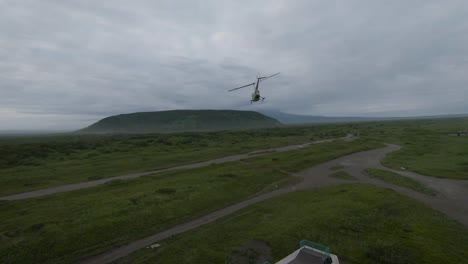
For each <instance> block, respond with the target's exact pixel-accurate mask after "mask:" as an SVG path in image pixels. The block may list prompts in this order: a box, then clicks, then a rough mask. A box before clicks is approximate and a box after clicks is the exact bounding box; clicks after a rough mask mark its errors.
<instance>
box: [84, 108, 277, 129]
mask: <svg viewBox="0 0 468 264" xmlns="http://www.w3.org/2000/svg"><path fill="white" fill-rule="evenodd" d="M279 125H281V123H280V122H279V121H278V120H276V119H274V118H271V117H268V116H265V115H263V114H260V113H257V112H254V111H234V110H171V111H158V112H141V113H132V114H122V115H116V116H110V117H106V118H104V119H102V120H100V121H98V122H96V123H94V124H92V125H90V126H88V127H86V128H84V129H81V130H79V131H77V132H78V133H86V134H103V133H172V132H186V131H210V130H225V129H249V128H262V127H274V126H279Z"/></svg>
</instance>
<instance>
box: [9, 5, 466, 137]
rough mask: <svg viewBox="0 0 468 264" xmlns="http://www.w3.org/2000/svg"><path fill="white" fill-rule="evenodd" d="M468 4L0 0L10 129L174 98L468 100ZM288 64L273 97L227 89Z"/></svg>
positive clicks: (322, 102)
mask: <svg viewBox="0 0 468 264" xmlns="http://www.w3.org/2000/svg"><path fill="white" fill-rule="evenodd" d="M467 11H468V3H466V1H464V0H451V1H436V0H429V1H419V0H418V1H403V0H398V1H373V0H364V1H363V0H359V1H357V0H350V1H309V0H307V1H306V0H297V1H286V0H283V1H258V0H256V1H215V0H212V1H201V0H200V1H177V2H174V1H136V2H128V1H123V0H119V1H98V2H96V1H90V0H84V1H58V0H45V1H40V2H39V1H33V0H19V1H8V0H6V1H5V0H4V1H0V130H1V129H17V128H19V127H21V128H27V127H30V128H32V129H36V128H38V127H49V128H54V129H62V128H65V129H75V128H79V127H81V126H84V125H87V124H89V123H91V122H92V121H93V120H97V119H99V118H102V117H104V116H107V115H112V114H119V113H127V112H137V111H153V110H154V111H156V110H167V109H196V108H205V109H206V108H212V109H244V110H248V109H253V110H255V109H274V110H280V111H286V112H291V113H300V114H311V115H335V116H337V115H338V116H344V115H355V116H373V115H379V116H392V115H424V114H448V113H460V112H465V113H466V112H468V105H467V104H466V99H468V88H467V83H468V77H467V76H468V74H466V72H468V55H467V54H468V18H467V17H466V15H465V14H466V12H467ZM277 71H281V72H282V74H281V75H279V76H278V77H275V79H272V80H269V81H266V82H265V83H262V87H261V88H262V93H263V95H264V96H266V97H267V100H266V101H265V103H264V104H259V105H250V102H249V98H250V93H251V91H250V90H249V89H245V90H239V91H237V92H233V93H228V92H226V90H227V89H229V88H233V87H236V86H239V85H243V84H247V83H249V82H252V81H254V79H255V76H256V75H264V74H270V73H274V72H277ZM37 120H42V122H38V121H37ZM74 120H75V121H74ZM86 122H88V123H86ZM47 123H48V124H49V125H44V124H47Z"/></svg>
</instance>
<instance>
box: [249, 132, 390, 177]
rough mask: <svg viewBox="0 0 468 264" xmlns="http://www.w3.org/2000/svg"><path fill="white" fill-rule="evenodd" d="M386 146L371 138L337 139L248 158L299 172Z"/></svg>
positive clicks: (256, 164)
mask: <svg viewBox="0 0 468 264" xmlns="http://www.w3.org/2000/svg"><path fill="white" fill-rule="evenodd" d="M382 147H385V145H384V144H382V143H378V142H375V141H369V140H361V139H358V140H354V141H351V142H346V141H343V140H340V141H335V142H333V143H332V144H329V143H321V144H317V145H313V146H311V147H305V148H303V149H299V150H295V151H287V152H282V153H275V154H271V155H267V156H262V157H255V158H250V159H246V160H245V161H246V162H248V163H249V164H252V165H255V166H257V167H265V166H270V164H273V165H274V166H276V167H279V168H281V169H283V170H286V171H290V172H298V171H301V170H304V169H307V168H309V167H311V165H312V164H319V163H323V162H325V161H328V160H331V159H334V158H337V157H340V156H344V155H348V154H351V153H355V152H359V151H365V150H371V149H376V148H382Z"/></svg>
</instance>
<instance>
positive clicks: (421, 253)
mask: <svg viewBox="0 0 468 264" xmlns="http://www.w3.org/2000/svg"><path fill="white" fill-rule="evenodd" d="M466 125H468V119H466V118H465V119H463V118H461V119H448V120H420V121H413V120H411V121H391V122H371V123H361V124H339V125H337V124H334V125H320V126H308V127H307V126H292V127H285V128H275V129H261V130H251V131H219V132H209V133H180V134H167V135H157V134H150V135H107V136H82V135H67V136H58V135H56V136H53V137H51V136H42V137H13V138H11V137H9V138H0V147H1V152H0V195H1V196H3V195H7V194H12V193H18V192H23V191H28V190H35V189H40V188H45V187H50V186H57V185H61V184H66V183H73V182H80V181H88V180H94V179H99V178H104V177H110V176H116V175H122V174H126V173H131V172H137V171H138V172H140V171H145V170H150V169H156V168H163V167H169V166H174V165H180V164H186V163H192V162H195V161H201V160H207V159H211V158H216V157H220V156H226V155H232V154H238V153H246V152H249V151H253V150H258V149H267V148H272V147H279V146H284V145H290V144H297V143H304V142H310V141H314V140H320V139H324V138H333V137H339V136H343V135H345V134H347V133H353V134H356V135H359V136H360V139H359V140H355V141H353V142H344V141H336V142H333V143H322V144H318V145H312V146H311V147H306V148H303V149H299V150H294V151H290V152H285V153H267V154H268V155H265V156H262V157H251V158H247V159H245V160H243V161H242V162H232V163H227V164H221V165H212V166H208V167H204V168H199V169H194V170H186V171H177V172H170V173H162V174H157V175H152V176H147V177H142V178H139V179H134V180H128V181H114V182H111V183H108V184H105V185H102V186H99V187H94V188H89V189H84V190H80V191H75V192H70V193H61V194H57V195H51V196H47V197H44V198H39V199H30V200H24V201H17V202H1V203H0V215H1V216H2V217H1V218H0V242H1V243H0V263H69V262H73V261H76V260H78V259H80V258H81V257H83V256H87V255H92V254H95V253H99V252H102V251H103V250H106V249H109V248H112V247H115V246H118V245H122V244H125V243H127V242H129V241H133V240H135V239H139V238H142V237H145V236H147V235H151V234H154V233H156V232H158V231H161V230H164V229H166V228H168V227H171V226H174V225H176V224H178V223H182V222H185V221H188V220H190V219H193V218H194V217H197V216H200V215H203V214H206V213H207V212H211V211H214V210H216V209H219V208H223V207H225V206H227V205H230V204H233V203H236V202H239V201H241V200H244V199H247V198H249V197H252V196H253V195H255V194H259V193H264V192H267V191H271V190H274V189H277V188H280V187H282V186H286V185H289V184H293V183H297V182H298V181H299V180H300V179H299V178H298V177H291V176H287V175H286V174H284V173H282V172H280V171H288V172H298V171H301V170H303V169H306V168H309V167H311V166H313V165H315V164H319V163H322V162H326V161H328V160H330V159H333V158H337V157H339V156H343V155H346V154H351V153H353V152H357V151H363V150H369V149H374V148H379V147H383V144H382V143H383V142H389V143H395V144H399V145H401V146H402V147H403V148H402V150H401V151H397V152H394V153H391V154H390V155H389V156H387V158H386V159H385V160H384V164H385V165H387V166H389V167H393V168H397V169H398V168H400V167H406V168H407V169H408V170H411V171H416V172H419V173H422V174H427V175H433V176H437V177H447V178H460V179H468V167H467V166H468V164H467V163H466V160H465V159H464V157H466V155H465V154H468V152H467V151H468V150H467V149H468V137H452V136H448V133H451V132H453V131H456V130H462V128H463V127H465V126H466ZM465 130H468V129H465ZM335 169H336V170H339V169H341V168H339V167H337V168H335ZM338 174H339V172H338ZM335 176H338V177H344V176H343V175H341V176H340V175H335ZM391 178H392V179H394V178H395V177H393V176H392V177H391ZM397 180H398V181H397V183H398V184H405V183H404V182H403V183H402V179H400V178H398V179H397ZM406 184H408V183H406ZM408 186H412V185H411V183H410V184H409V185H408ZM410 188H411V187H410ZM413 188H416V189H418V188H420V187H414V186H413ZM421 190H422V191H424V189H421ZM285 197H291V198H287V199H286V198H285V199H284V200H282V199H274V200H272V201H266V202H265V203H262V205H261V206H260V205H258V206H254V207H252V208H253V209H252V208H249V209H247V210H244V211H243V212H241V213H239V214H236V215H235V216H233V217H228V218H226V219H225V220H223V221H221V223H223V224H221V226H222V225H225V227H216V228H217V229H216V231H211V229H210V228H212V226H210V227H206V228H202V229H200V230H198V231H197V230H195V231H193V232H190V233H187V234H183V235H181V236H178V237H177V238H174V239H170V240H167V242H165V244H164V245H163V247H162V248H161V249H158V250H157V251H155V252H148V251H141V252H139V253H138V254H137V255H135V256H132V258H129V259H127V260H126V261H129V260H130V259H133V258H135V259H136V260H142V261H146V262H148V263H152V262H153V260H155V259H157V261H162V263H167V262H168V261H169V262H170V261H172V259H171V256H172V257H174V256H175V257H177V259H175V260H174V261H176V260H184V259H188V260H193V262H197V261H198V260H204V259H205V258H206V259H208V260H213V261H212V262H214V263H218V262H219V261H220V262H221V263H222V262H224V261H225V260H226V258H227V257H229V254H230V253H231V251H232V249H233V247H236V246H239V245H240V244H242V243H243V242H245V241H246V240H247V239H263V240H266V241H267V242H268V243H269V244H270V245H271V246H272V249H273V256H274V257H275V258H276V259H277V258H281V257H283V256H284V255H287V254H288V253H289V252H291V251H292V250H294V249H296V248H297V243H298V241H299V240H300V239H303V238H305V239H309V240H313V241H316V242H319V243H323V244H327V245H329V246H331V247H332V249H334V250H335V251H336V252H337V253H339V254H340V255H342V256H344V257H345V258H346V259H347V260H348V262H349V263H447V262H449V261H458V260H461V259H463V258H466V257H467V256H466V255H467V254H468V253H467V251H466V250H465V251H463V250H461V249H460V248H459V247H457V246H459V245H464V244H467V241H466V237H467V235H466V232H467V231H466V229H463V228H462V227H461V226H460V225H458V224H456V223H454V222H453V221H450V220H448V219H447V218H445V217H443V216H441V215H440V214H438V213H436V212H435V211H432V210H430V209H428V208H427V207H424V206H422V205H421V204H419V203H416V202H415V201H413V200H411V199H407V198H404V197H402V196H400V195H397V194H396V193H393V192H390V191H388V190H383V189H378V188H373V187H370V186H362V185H346V186H338V187H336V188H335V187H333V188H327V189H323V190H318V191H315V192H314V193H312V192H303V193H299V194H291V196H285ZM389 197H390V198H389ZM307 199H311V200H310V201H312V202H311V203H304V202H303V201H304V200H307ZM413 208H415V209H414V211H412V209H413ZM283 212H284V213H283ZM317 212H319V213H317ZM288 214H289V215H292V217H288ZM244 217H245V219H244ZM291 219H294V221H291ZM253 223H254V224H253ZM285 223H287V224H285ZM218 225H220V224H216V225H213V226H218ZM289 225H291V226H289ZM283 227H286V228H285V229H282V228H283ZM213 228H214V227H213ZM272 231H275V233H271V232H272ZM276 231H278V232H276ZM319 231H322V233H320V232H319ZM217 232H218V233H217ZM225 232H232V233H228V234H227V235H226V236H224V234H225ZM269 232H270V233H269ZM210 236H213V238H214V239H212V240H211V239H207V237H210ZM460 236H464V238H463V237H462V238H460ZM338 237H344V240H343V241H341V240H339V239H338ZM223 238H225V240H226V241H223V240H222V239H223ZM171 241H172V242H171ZM177 241H185V242H187V243H189V244H190V243H192V242H193V243H195V244H197V243H198V244H197V247H194V248H193V250H190V251H189V252H185V253H183V252H182V253H180V254H179V251H181V250H182V244H177V243H179V242H177ZM190 241H191V242H190ZM176 242H177V243H176ZM185 242H184V243H185ZM172 243H174V244H172ZM180 243H182V242H180ZM211 243H214V244H216V243H217V245H214V246H213V245H212V244H211ZM426 243H427V247H426V246H423V245H426ZM211 246H213V247H211ZM431 246H432V247H434V251H433V252H430V250H429V248H430V247H431ZM206 247H209V248H206ZM388 252H390V253H388ZM153 254H155V255H153ZM426 255H427V256H426ZM179 257H180V258H179ZM429 257H431V258H432V257H433V258H434V259H435V260H436V261H438V262H430V261H429ZM159 258H161V260H159ZM444 258H446V259H447V260H449V261H443V260H444ZM164 260H166V261H164ZM440 261H442V262H440ZM348 262H347V263H348ZM203 263H206V262H205V261H203Z"/></svg>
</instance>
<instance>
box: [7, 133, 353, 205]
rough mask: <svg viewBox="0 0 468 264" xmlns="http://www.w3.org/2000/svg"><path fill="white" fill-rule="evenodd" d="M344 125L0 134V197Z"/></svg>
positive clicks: (290, 140) (308, 136)
mask: <svg viewBox="0 0 468 264" xmlns="http://www.w3.org/2000/svg"><path fill="white" fill-rule="evenodd" d="M346 130H347V126H344V125H343V126H323V127H289V128H275V129H259V130H247V131H220V132H209V133H180V134H149V135H107V136H85V135H82V136H80V135H63V136H58V135H56V136H38V137H16V138H14V137H13V138H12V137H8V138H0V147H1V151H0V196H4V195H8V194H14V193H20V192H25V191H31V190H37V189H41V188H47V187H52V186H57V185H62V184H69V183H75V182H82V181H89V180H96V179H100V178H106V177H112V176H118V175H123V174H127V173H132V172H142V171H147V170H154V169H159V168H167V167H171V166H175V165H181V164H187V163H194V162H198V161H204V160H209V159H213V158H217V157H223V156H227V155H233V154H241V153H247V152H250V151H253V150H258V149H266V148H273V147H280V146H285V145H290V144H297V143H304V142H310V141H314V140H319V139H323V138H333V137H340V136H344V135H346Z"/></svg>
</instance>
